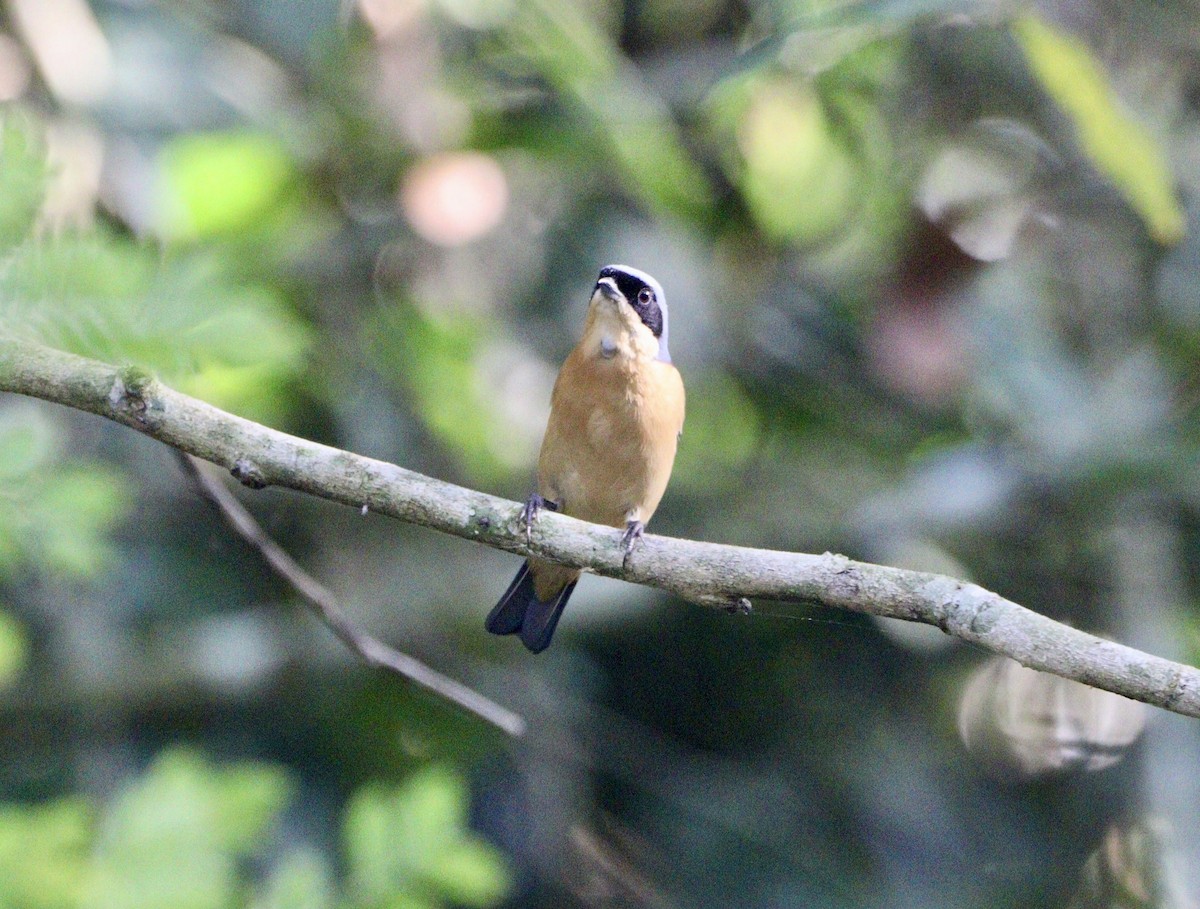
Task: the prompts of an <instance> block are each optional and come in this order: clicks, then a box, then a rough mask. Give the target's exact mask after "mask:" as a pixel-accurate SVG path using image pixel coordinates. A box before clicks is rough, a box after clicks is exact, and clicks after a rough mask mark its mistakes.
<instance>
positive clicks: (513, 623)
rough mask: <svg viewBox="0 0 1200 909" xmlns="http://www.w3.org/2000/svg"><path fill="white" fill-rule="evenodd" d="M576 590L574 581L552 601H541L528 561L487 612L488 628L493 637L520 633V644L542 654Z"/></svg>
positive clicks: (486, 623) (486, 625)
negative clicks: (564, 608) (572, 593)
mask: <svg viewBox="0 0 1200 909" xmlns="http://www.w3.org/2000/svg"><path fill="white" fill-rule="evenodd" d="M574 589H575V582H574V581H572V582H571V583H570V584H568V585H567V586H566V587H564V588H563V589H562V590H560V591H559V593H558V595H557V596H556V597H554V598H553V599H550V600H547V601H546V602H542V601H541V600H539V599H538V598H537V594H536V593H534V590H533V572H531V571H530V570H529V562H528V561H526V562H525V564H524V565H522V566H521V570H520V571H518V572H517V576H516V577H515V578H513V582H512V583H511V584H509V585H508V590H506V591H504V596H502V597H500V602H499V603H497V604H496V605H495V606H494V607H493V608H492V611H491V612H489V613H488V617H487V621H486V622H485V623H484V625H485V627H486V628H487V630H488V631H490V632H491V633H492V634H518V633H519V634H520V635H521V643H522V644H524V645H525V646H526V647H528V648H529V649H530V650H531V651H532V652H533V653H541V652H542V651H543V650H545V649H546V648H547V647H549V646H550V639H551V638H552V637H554V629H555V628H556V627H557V626H558V618H559V616H561V615H562V611H563V607H565V606H566V605H567V600H569V599H570V598H571V591H573V590H574Z"/></svg>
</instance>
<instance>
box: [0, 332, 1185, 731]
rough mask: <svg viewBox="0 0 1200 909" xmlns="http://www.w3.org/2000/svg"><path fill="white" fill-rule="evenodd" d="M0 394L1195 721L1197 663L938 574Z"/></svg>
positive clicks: (120, 397) (704, 592)
mask: <svg viewBox="0 0 1200 909" xmlns="http://www.w3.org/2000/svg"><path fill="white" fill-rule="evenodd" d="M0 391H10V392H16V393H18V394H25V395H31V396H33V397H37V398H42V399H45V400H48V401H56V402H58V403H60V404H65V405H67V406H68V407H73V408H76V409H78V410H84V411H88V412H90V413H95V414H99V415H100V416H103V417H107V418H108V419H110V420H114V421H116V422H118V423H122V424H124V425H126V426H130V427H132V428H134V429H137V430H138V431H140V432H143V433H145V434H147V435H149V436H152V437H153V438H155V439H158V440H159V441H161V442H165V443H167V444H168V445H172V446H174V447H176V448H178V449H180V450H182V451H186V452H188V453H189V454H192V455H195V456H196V457H199V458H203V459H205V460H207V461H212V462H213V463H216V464H219V465H221V466H222V467H224V468H226V469H227V470H229V471H230V472H231V473H232V474H233V475H234V476H235V477H236V478H237V479H238V480H240V481H241V482H242V483H244V484H246V485H247V486H250V487H252V488H262V487H265V486H269V485H274V486H283V487H287V488H289V489H296V490H299V491H301V492H307V493H310V494H312V495H317V496H320V497H322V498H326V499H329V500H331V501H334V502H341V503H343V504H346V505H352V506H354V507H359V508H361V507H363V506H366V507H368V508H370V509H371V510H373V511H376V512H379V513H381V514H386V515H390V516H391V517H395V518H399V519H400V520H402V521H407V522H409V523H413V524H420V525H422V526H425V527H430V528H433V529H434V530H440V531H442V532H443V533H449V534H453V535H455V536H459V537H463V538H465V539H469V540H476V541H478V542H480V543H483V544H485V545H488V546H492V547H495V548H497V549H503V550H507V551H509V552H514V553H519V554H521V555H533V556H539V557H542V558H547V559H552V560H554V561H557V562H561V563H563V564H565V565H571V566H575V567H578V568H584V569H587V570H589V571H593V572H596V573H597V574H603V575H607V576H609V577H615V578H621V579H623V580H626V581H631V582H634V583H637V584H648V585H651V586H654V587H660V588H662V589H663V590H668V591H670V592H672V593H675V594H677V595H679V596H681V597H684V598H686V599H689V600H691V601H693V602H697V603H702V604H704V605H709V606H716V607H720V608H724V609H727V610H729V611H747V610H748V609H749V598H763V599H770V600H780V601H790V602H803V603H816V604H820V605H822V606H828V607H833V608H838V609H848V610H852V611H854V612H863V613H869V614H871V615H880V616H890V617H893V618H899V619H906V620H909V621H915V622H924V623H926V624H930V625H936V626H937V627H939V628H941V629H942V630H943V631H945V632H946V633H947V634H951V635H954V636H955V637H958V638H962V639H963V640H965V641H970V642H972V643H975V644H978V645H980V646H981V647H984V648H986V649H988V650H991V651H994V652H996V653H1000V654H1003V655H1005V656H1008V657H1011V658H1012V659H1014V660H1016V661H1017V662H1019V663H1021V664H1023V665H1025V666H1029V667H1031V668H1033V669H1038V670H1041V671H1044V672H1050V673H1053V674H1055V675H1059V676H1062V677H1063V678H1068V679H1074V680H1076V681H1078V682H1083V683H1084V684H1086V685H1092V686H1094V687H1096V688H1103V689H1106V690H1108V691H1112V692H1114V693H1116V694H1121V695H1124V696H1125V697H1129V698H1133V699H1134V700H1139V701H1144V702H1145V703H1147V704H1152V705H1154V706H1156V707H1162V708H1164V709H1166V710H1171V711H1174V712H1176V713H1181V714H1184V715H1186V716H1192V717H1200V670H1197V669H1194V668H1192V667H1189V666H1185V665H1183V664H1180V663H1173V662H1171V661H1170V660H1164V659H1162V658H1160V657H1155V656H1151V655H1149V654H1145V653H1142V652H1140V651H1138V650H1134V649H1133V648H1131V647H1126V646H1124V645H1121V644H1117V643H1115V642H1112V641H1106V640H1103V639H1101V638H1098V637H1096V636H1095V635H1091V634H1087V633H1086V632H1083V631H1079V630H1078V629H1075V628H1069V627H1067V626H1066V625H1062V624H1060V623H1058V622H1055V621H1053V620H1051V619H1048V618H1046V617H1045V616H1042V615H1039V614H1038V613H1035V612H1033V611H1031V610H1029V609H1026V608H1024V607H1023V606H1019V605H1017V604H1016V603H1013V602H1010V601H1009V600H1006V599H1004V598H1003V597H1001V596H999V595H997V594H995V593H991V592H990V591H987V590H984V589H983V588H982V587H979V586H978V585H975V584H968V583H966V582H963V581H958V580H955V579H954V578H949V577H945V576H942V575H935V574H927V573H924V572H917V571H905V570H902V569H898V568H889V567H886V566H882V565H871V564H868V563H865V562H855V561H851V560H850V559H848V558H846V557H845V556H841V555H834V554H831V553H825V554H824V555H807V554H803V553H789V552H777V551H774V550H766V549H748V548H745V547H741V546H725V545H718V544H715V543H699V542H693V541H690V540H679V539H672V538H668V537H660V536H655V535H649V534H648V535H646V536H645V537H644V538H643V542H642V544H641V545H640V546H639V547H638V549H637V550H636V551H635V553H634V555H633V557H632V558H631V559H629V561H628V566H627V567H623V566H622V556H623V549H622V546H621V544H620V540H621V531H620V530H617V529H613V528H609V527H600V526H597V525H593V524H586V523H584V522H582V521H578V520H575V519H574V518H569V517H566V516H563V515H558V514H553V513H549V512H547V513H544V514H543V515H542V516H540V517H539V519H538V522H537V524H536V526H535V527H534V529H533V533H532V538H531V539H529V540H527V539H526V535H525V533H524V532H522V531H521V530H520V529H519V526H518V515H519V513H520V511H521V505H520V504H518V503H516V502H510V501H507V500H505V499H500V498H497V497H495V496H490V495H487V494H485V493H481V492H476V491H474V490H471V489H464V488H463V487H461V486H455V485H453V484H451V483H444V482H442V481H440V480H435V479H433V478H431V477H426V476H423V475H421V474H418V473H414V472H412V471H410V470H405V469H404V468H402V467H397V466H395V465H394V464H388V463H385V462H383V461H376V460H373V459H371V458H364V457H360V456H359V455H355V454H351V453H350V452H347V451H342V450H339V449H336V448H331V447H329V446H326V445H320V444H317V443H316V442H309V441H306V440H304V439H299V438H296V437H295V436H290V435H287V434H285V433H282V432H278V431H277V430H274V429H270V428H268V427H265V426H261V425H259V424H257V423H253V422H251V421H249V420H245V419H242V418H241V417H237V416H233V415H232V414H228V413H225V412H224V411H221V410H218V409H217V408H215V407H213V406H212V405H210V404H205V403H204V402H203V401H198V400H196V399H194V398H190V397H188V396H187V395H183V394H180V393H179V392H177V391H174V390H172V389H170V388H167V387H166V386H164V385H162V384H161V383H159V382H158V381H156V380H155V379H153V378H152V377H151V376H150V375H148V374H147V373H146V372H144V371H142V370H139V369H136V368H132V367H124V368H118V367H114V366H110V365H108V364H105V363H100V362H97V361H95V360H88V359H85V358H82V357H78V356H75V355H73V354H67V353H63V352H60V351H55V350H50V349H48V348H44V347H40V346H37V345H32V344H27V343H21V342H16V341H0Z"/></svg>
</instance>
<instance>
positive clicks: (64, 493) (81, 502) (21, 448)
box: [0, 405, 129, 578]
mask: <svg viewBox="0 0 1200 909" xmlns="http://www.w3.org/2000/svg"><path fill="white" fill-rule="evenodd" d="M62 448H63V443H62V440H61V439H60V438H59V437H58V433H57V432H56V431H55V428H54V424H53V423H52V422H51V421H50V420H49V418H48V417H47V416H46V415H45V414H44V412H43V411H41V410H40V409H39V408H37V407H34V406H26V405H21V406H16V407H9V408H6V409H2V410H0V571H4V570H10V571H11V570H13V569H15V568H16V567H17V566H19V565H29V566H33V567H36V568H38V569H40V570H42V571H45V572H47V573H49V574H54V573H59V574H66V575H69V576H72V577H76V578H82V577H88V576H90V575H93V574H95V573H96V572H98V571H100V570H101V569H102V568H104V567H105V565H106V564H108V562H109V561H110V560H111V559H112V557H113V555H114V553H113V550H112V546H111V544H110V542H109V534H110V533H111V531H112V529H113V526H114V525H115V524H116V523H117V522H118V521H119V520H120V519H121V518H122V516H123V515H124V513H125V511H126V509H127V508H128V503H129V495H128V489H127V486H126V483H125V481H124V479H123V478H122V476H121V475H120V474H119V473H117V472H116V471H115V470H113V469H112V468H110V467H108V466H107V465H104V464H100V463H93V464H88V465H86V466H84V465H77V464H71V463H69V462H67V463H63V462H62V454H63V452H62Z"/></svg>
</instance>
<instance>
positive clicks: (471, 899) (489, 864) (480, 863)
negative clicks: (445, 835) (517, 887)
mask: <svg viewBox="0 0 1200 909" xmlns="http://www.w3.org/2000/svg"><path fill="white" fill-rule="evenodd" d="M425 878H426V880H427V881H429V883H430V884H432V885H433V887H434V888H436V889H437V890H438V891H439V892H440V893H442V894H443V895H445V897H446V898H447V899H448V900H450V901H451V902H453V903H455V904H456V905H461V906H471V907H484V906H493V905H495V904H496V903H498V902H500V900H502V899H503V898H504V896H505V894H507V893H508V891H509V888H510V886H511V883H512V881H511V876H510V874H509V871H508V867H507V866H506V865H505V864H504V862H503V861H502V860H501V858H500V856H499V855H498V854H497V852H496V850H495V849H494V848H493V847H491V846H489V845H487V844H485V843H482V842H479V841H474V840H467V841H464V842H460V843H456V844H455V845H453V846H451V847H450V848H448V849H446V850H444V851H443V852H441V853H440V854H439V855H437V856H436V857H434V859H433V860H432V861H430V862H429V864H428V867H427V868H426V870H425Z"/></svg>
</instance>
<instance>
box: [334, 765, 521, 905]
mask: <svg viewBox="0 0 1200 909" xmlns="http://www.w3.org/2000/svg"><path fill="white" fill-rule="evenodd" d="M466 820H467V790H466V785H465V784H464V782H463V780H462V778H461V777H459V776H458V775H457V774H455V773H454V772H452V771H450V770H447V769H446V768H442V767H432V768H428V769H426V770H423V771H420V772H418V773H415V774H413V775H412V776H410V777H409V778H408V780H407V781H406V782H405V783H404V785H403V786H402V787H400V788H385V787H383V786H378V785H374V786H369V787H366V788H364V789H362V790H360V791H359V792H357V793H356V794H355V796H354V798H353V799H352V800H351V801H350V804H349V806H348V808H347V809H346V821H345V827H344V831H343V835H344V838H345V844H346V860H347V864H348V869H349V870H348V883H347V886H348V887H349V888H350V891H351V893H352V894H354V899H355V900H357V901H358V904H359V905H362V906H370V907H374V906H404V907H406V909H407V907H411V909H424V907H429V909H436V907H437V906H439V905H442V904H443V901H446V902H449V903H451V904H453V905H456V906H470V907H484V906H491V905H494V904H495V903H496V902H498V901H499V900H500V899H501V898H503V896H504V894H505V893H506V892H507V891H508V890H509V888H510V886H511V882H510V879H509V874H508V871H507V869H506V868H505V866H504V863H503V862H502V861H501V860H500V858H499V857H498V856H497V855H496V852H495V850H494V849H493V848H492V847H491V846H489V845H487V844H486V843H484V842H482V841H481V840H480V839H479V838H478V837H477V836H475V835H473V834H470V833H469V832H467V830H466ZM397 892H400V893H403V894H404V897H403V899H402V900H400V901H397V899H396V896H395V894H396V893H397Z"/></svg>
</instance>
